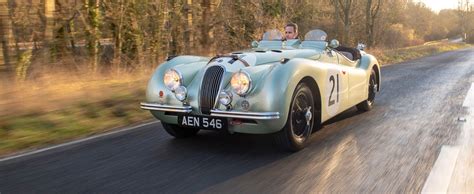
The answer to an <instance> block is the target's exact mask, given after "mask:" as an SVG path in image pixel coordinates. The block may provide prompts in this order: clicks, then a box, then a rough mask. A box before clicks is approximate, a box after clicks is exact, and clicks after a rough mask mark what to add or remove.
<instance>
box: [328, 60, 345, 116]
mask: <svg viewBox="0 0 474 194" xmlns="http://www.w3.org/2000/svg"><path fill="white" fill-rule="evenodd" d="M326 79H327V80H326V102H327V103H326V111H327V113H328V114H329V115H330V116H334V115H336V114H337V112H338V110H339V105H340V102H341V97H340V91H341V88H342V87H341V74H340V71H339V70H338V69H329V70H328V74H327V78H326Z"/></svg>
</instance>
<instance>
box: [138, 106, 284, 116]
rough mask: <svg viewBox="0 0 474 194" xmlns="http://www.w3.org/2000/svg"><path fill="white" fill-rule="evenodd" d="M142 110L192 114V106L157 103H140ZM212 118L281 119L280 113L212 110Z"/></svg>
mask: <svg viewBox="0 0 474 194" xmlns="http://www.w3.org/2000/svg"><path fill="white" fill-rule="evenodd" d="M140 108H142V109H145V110H152V111H162V112H174V113H191V112H192V107H191V106H170V105H162V104H156V103H146V102H142V103H140ZM211 116H215V117H226V118H236V119H252V120H272V119H280V113H279V112H239V111H223V110H211Z"/></svg>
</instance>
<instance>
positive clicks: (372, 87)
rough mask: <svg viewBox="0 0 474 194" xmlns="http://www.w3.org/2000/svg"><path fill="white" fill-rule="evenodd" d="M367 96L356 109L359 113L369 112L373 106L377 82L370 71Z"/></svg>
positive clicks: (373, 73) (373, 72)
mask: <svg viewBox="0 0 474 194" xmlns="http://www.w3.org/2000/svg"><path fill="white" fill-rule="evenodd" d="M368 92H369V95H368V98H367V100H364V101H363V102H361V103H359V104H358V105H357V106H356V107H357V110H359V111H364V112H365V111H369V110H371V109H372V107H373V106H374V100H375V94H376V93H377V80H376V79H375V71H374V70H373V69H372V72H371V73H370V78H369V91H368Z"/></svg>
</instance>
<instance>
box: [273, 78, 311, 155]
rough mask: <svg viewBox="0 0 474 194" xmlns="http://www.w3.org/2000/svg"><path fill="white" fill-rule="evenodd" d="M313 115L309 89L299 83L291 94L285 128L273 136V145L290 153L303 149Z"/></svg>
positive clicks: (307, 138)
mask: <svg viewBox="0 0 474 194" xmlns="http://www.w3.org/2000/svg"><path fill="white" fill-rule="evenodd" d="M314 113H315V110H314V99H313V94H312V92H311V89H310V88H309V87H308V85H307V84H305V83H300V84H299V85H298V86H297V87H296V90H295V92H294V94H293V97H292V100H291V105H290V112H289V113H288V119H287V121H286V124H285V127H284V128H283V129H282V130H280V131H279V132H277V133H276V134H275V136H274V140H275V143H276V144H277V145H278V146H280V147H281V148H283V149H285V150H288V151H292V152H296V151H299V150H301V149H303V148H304V147H305V146H306V144H307V142H308V141H309V137H310V135H311V130H312V128H313V123H314V116H313V115H314Z"/></svg>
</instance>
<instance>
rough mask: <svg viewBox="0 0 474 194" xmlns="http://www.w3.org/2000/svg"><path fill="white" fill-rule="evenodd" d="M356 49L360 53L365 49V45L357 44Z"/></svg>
mask: <svg viewBox="0 0 474 194" xmlns="http://www.w3.org/2000/svg"><path fill="white" fill-rule="evenodd" d="M357 49H359V50H360V51H363V50H364V49H365V44H363V43H359V44H357Z"/></svg>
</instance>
